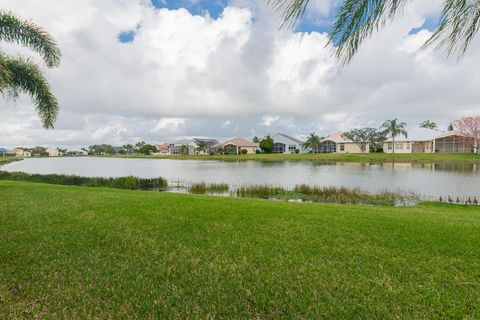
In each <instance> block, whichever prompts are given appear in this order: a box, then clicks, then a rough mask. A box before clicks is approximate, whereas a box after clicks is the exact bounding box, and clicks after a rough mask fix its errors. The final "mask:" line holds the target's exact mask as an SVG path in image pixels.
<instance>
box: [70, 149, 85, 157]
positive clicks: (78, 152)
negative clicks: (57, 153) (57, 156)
mask: <svg viewBox="0 0 480 320" xmlns="http://www.w3.org/2000/svg"><path fill="white" fill-rule="evenodd" d="M67 156H88V152H87V151H85V150H72V151H67Z"/></svg>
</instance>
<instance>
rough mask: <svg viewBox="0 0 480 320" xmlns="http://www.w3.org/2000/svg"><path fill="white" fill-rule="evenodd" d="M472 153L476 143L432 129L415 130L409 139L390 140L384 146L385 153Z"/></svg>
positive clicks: (458, 135)
mask: <svg viewBox="0 0 480 320" xmlns="http://www.w3.org/2000/svg"><path fill="white" fill-rule="evenodd" d="M394 149H395V153H470V152H473V150H474V141H473V139H471V138H468V137H466V136H464V135H463V134H461V133H460V132H456V131H448V132H439V131H435V130H430V129H423V128H415V129H413V130H410V131H409V132H408V136H407V138H405V137H404V136H399V137H396V138H395V144H394V143H393V139H392V138H390V139H388V140H387V141H385V142H384V144H383V152H385V153H393V150H394Z"/></svg>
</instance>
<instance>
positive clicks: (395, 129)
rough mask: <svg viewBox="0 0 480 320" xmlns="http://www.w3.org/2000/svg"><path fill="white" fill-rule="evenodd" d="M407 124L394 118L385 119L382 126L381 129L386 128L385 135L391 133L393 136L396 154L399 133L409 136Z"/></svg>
mask: <svg viewBox="0 0 480 320" xmlns="http://www.w3.org/2000/svg"><path fill="white" fill-rule="evenodd" d="M406 126H407V124H406V123H405V122H398V119H396V118H395V119H393V120H387V121H385V122H384V123H383V124H382V126H381V127H380V128H381V129H384V132H385V135H386V136H388V135H390V136H391V137H392V143H393V148H392V151H393V154H394V155H395V138H396V137H397V136H399V135H403V136H405V138H406V137H407V130H406V129H405V128H406Z"/></svg>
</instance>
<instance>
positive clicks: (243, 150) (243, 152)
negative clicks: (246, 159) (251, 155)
mask: <svg viewBox="0 0 480 320" xmlns="http://www.w3.org/2000/svg"><path fill="white" fill-rule="evenodd" d="M240 152H241V153H242V154H247V153H248V150H247V149H242V151H240Z"/></svg>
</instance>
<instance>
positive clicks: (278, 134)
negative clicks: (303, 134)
mask: <svg viewBox="0 0 480 320" xmlns="http://www.w3.org/2000/svg"><path fill="white" fill-rule="evenodd" d="M276 135H277V136H282V137H285V138H287V139H289V140H292V141H295V142H296V143H298V144H304V141H302V140H299V139H297V138H294V137H292V136H289V135H286V134H284V133H277V134H276ZM274 137H275V136H274Z"/></svg>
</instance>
